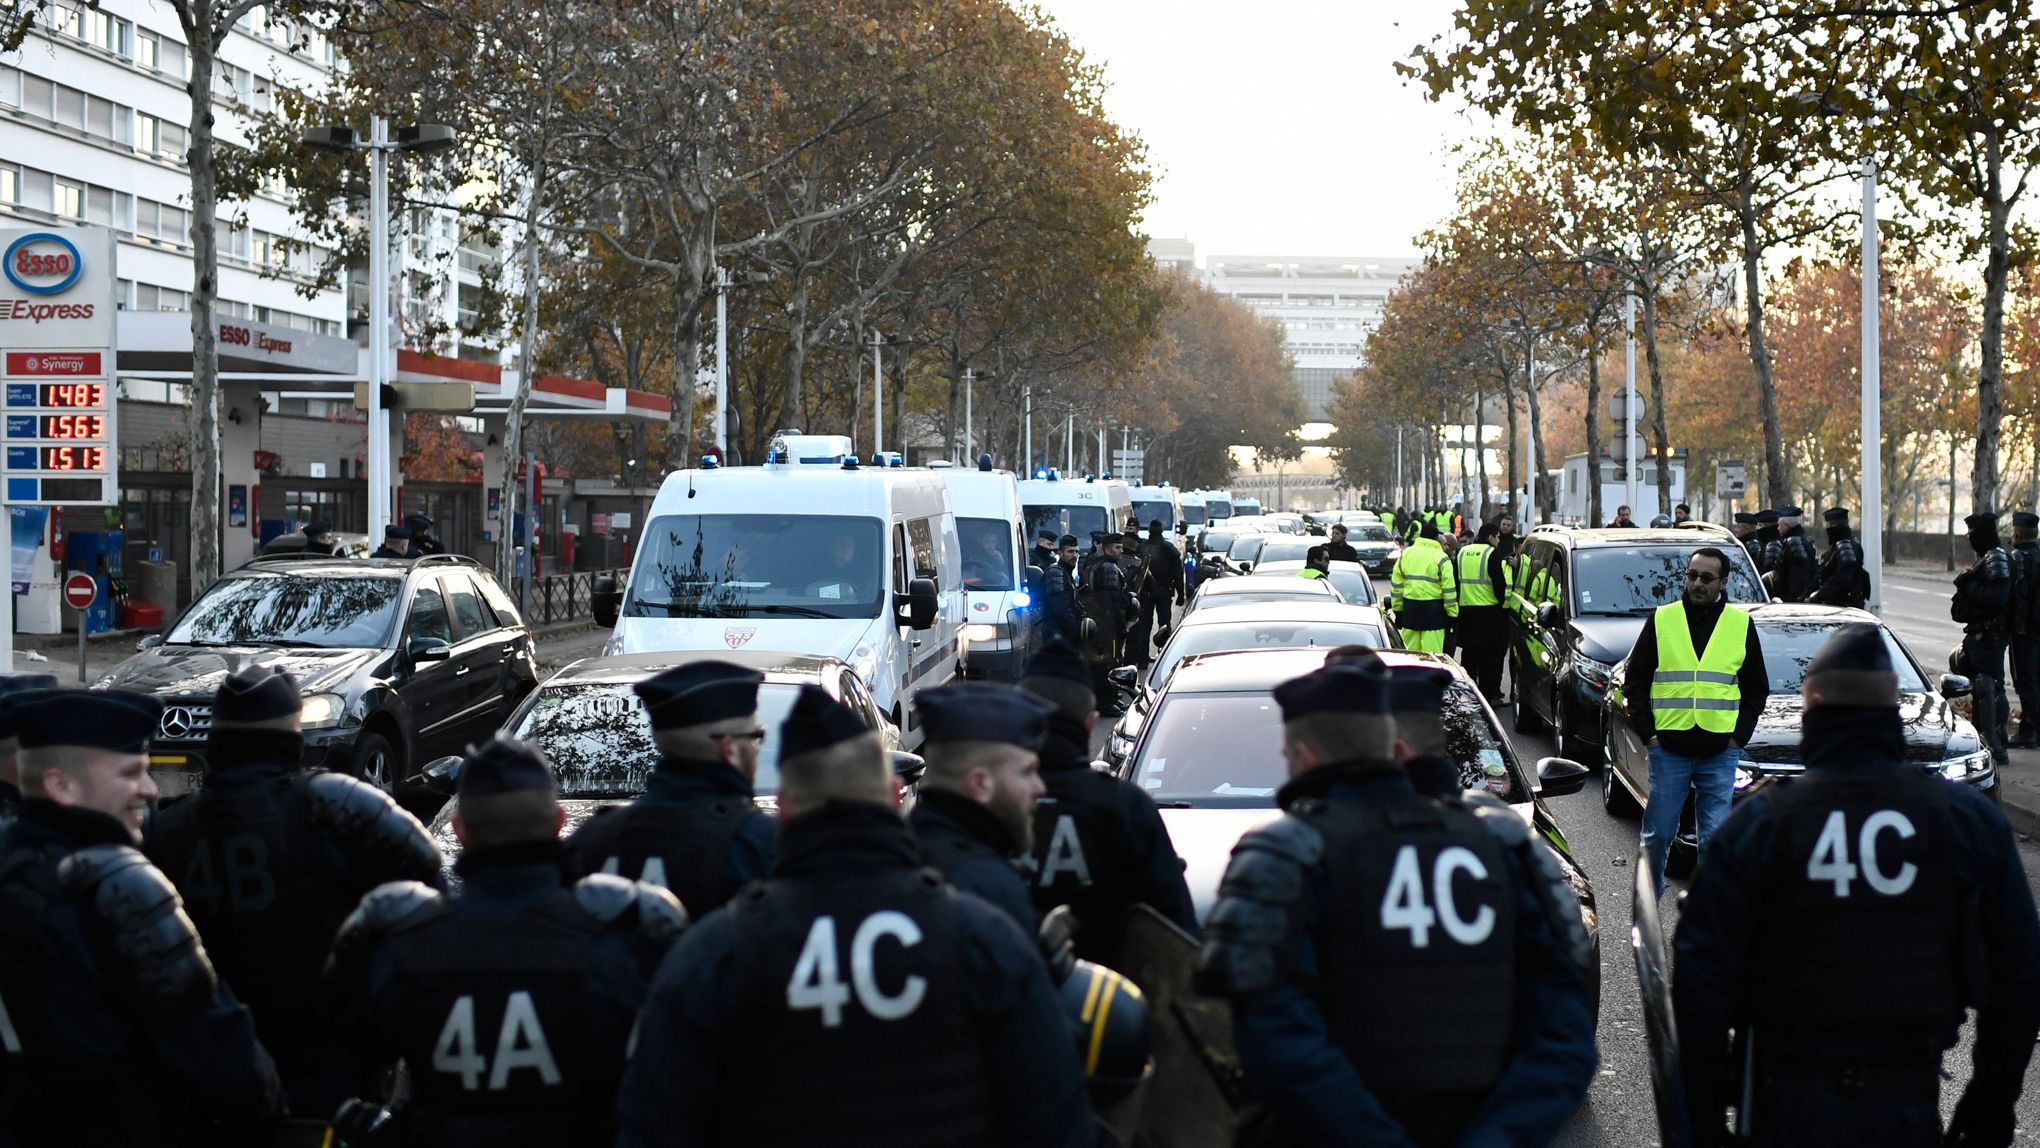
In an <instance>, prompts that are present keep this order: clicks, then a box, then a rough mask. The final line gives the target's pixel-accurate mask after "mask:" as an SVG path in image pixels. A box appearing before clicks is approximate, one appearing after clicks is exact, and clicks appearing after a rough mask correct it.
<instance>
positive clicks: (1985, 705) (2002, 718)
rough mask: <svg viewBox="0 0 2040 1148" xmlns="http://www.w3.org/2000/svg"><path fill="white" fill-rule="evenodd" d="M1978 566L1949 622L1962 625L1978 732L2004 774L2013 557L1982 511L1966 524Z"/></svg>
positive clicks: (1966, 575) (1961, 586)
mask: <svg viewBox="0 0 2040 1148" xmlns="http://www.w3.org/2000/svg"><path fill="white" fill-rule="evenodd" d="M1963 523H1964V525H1966V526H1968V528H1969V548H1970V549H1971V550H1973V551H1975V552H1976V562H1975V564H1974V565H1972V566H1970V567H1969V569H1967V570H1964V571H1963V572H1962V573H1960V574H1957V575H1956V576H1955V594H1954V596H1953V597H1952V598H1950V599H1949V600H1948V616H1949V617H1950V618H1952V619H1954V620H1955V621H1957V622H1960V623H1962V649H1961V657H1960V659H1959V660H1960V662H1961V670H1960V671H1958V672H1966V673H1967V674H1968V675H1969V681H1970V685H1971V687H1972V688H1973V689H1974V690H1975V691H1976V693H1975V697H1974V699H1973V700H1974V702H1975V717H1976V732H1977V733H1978V734H1980V735H1982V737H1983V744H1984V745H1985V746H1987V747H1989V749H1990V753H1991V756H1992V757H1993V758H1995V759H1996V760H1997V764H1998V767H1999V768H2000V769H2002V768H2003V767H2004V765H2005V763H2006V762H2007V761H2008V760H2009V758H2008V757H2007V756H2006V747H2005V735H2006V731H2005V723H2006V722H2007V721H2008V720H2009V719H2010V718H2011V703H2010V701H2008V700H2007V699H2006V697H2005V648H2006V647H2007V646H2008V645H2010V644H2011V633H2010V629H2011V627H2010V621H2011V619H2010V614H2011V609H2012V557H2011V555H2009V554H2007V553H2005V548H2004V546H2003V545H2002V544H2001V543H2000V542H1999V541H1998V530H1997V514H1996V513H1995V512H1994V511H1988V510H1986V511H1981V512H1979V513H1976V514H1972V515H1970V516H1969V517H1967V518H1965V519H1963Z"/></svg>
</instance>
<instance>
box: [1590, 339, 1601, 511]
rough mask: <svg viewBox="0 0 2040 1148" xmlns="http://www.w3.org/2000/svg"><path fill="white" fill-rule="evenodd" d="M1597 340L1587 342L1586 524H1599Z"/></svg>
mask: <svg viewBox="0 0 2040 1148" xmlns="http://www.w3.org/2000/svg"><path fill="white" fill-rule="evenodd" d="M1599 320H1600V315H1599V313H1598V312H1597V313H1595V314H1594V315H1592V316H1589V317H1588V320H1587V322H1588V324H1589V325H1588V327H1587V330H1588V332H1589V333H1590V334H1592V333H1593V332H1594V331H1595V326H1594V324H1596V323H1598V322H1599ZM1600 350H1601V348H1600V340H1599V339H1598V338H1589V339H1588V341H1587V466H1586V471H1587V524H1588V525H1590V526H1592V525H1598V524H1599V523H1600V522H1601V521H1602V518H1601V355H1600Z"/></svg>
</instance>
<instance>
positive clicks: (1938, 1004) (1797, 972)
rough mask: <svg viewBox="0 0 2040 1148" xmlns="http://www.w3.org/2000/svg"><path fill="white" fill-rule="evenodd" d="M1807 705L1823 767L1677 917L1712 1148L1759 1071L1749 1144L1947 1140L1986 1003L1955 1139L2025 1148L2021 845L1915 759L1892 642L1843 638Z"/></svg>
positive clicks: (2036, 923) (1835, 641) (1808, 744)
mask: <svg viewBox="0 0 2040 1148" xmlns="http://www.w3.org/2000/svg"><path fill="white" fill-rule="evenodd" d="M1801 693H1802V694H1803V696H1804V699H1805V709H1804V711H1803V717H1802V718H1801V722H1802V734H1803V736H1802V738H1801V742H1800V744H1801V745H1803V746H1804V747H1805V762H1806V772H1805V773H1804V774H1803V775H1800V776H1798V777H1794V778H1791V779H1783V778H1781V779H1778V780H1776V781H1772V782H1767V783H1766V784H1764V785H1761V786H1759V787H1758V788H1757V789H1756V790H1754V791H1753V792H1752V793H1750V794H1749V796H1748V797H1746V798H1745V799H1744V800H1743V801H1742V802H1741V803H1739V804H1738V805H1737V806H1736V809H1735V812H1734V813H1732V814H1731V815H1730V816H1729V818H1728V820H1727V821H1726V822H1724V823H1723V824H1722V826H1721V830H1720V832H1719V833H1718V834H1716V836H1715V840H1714V844H1713V845H1712V846H1711V847H1710V848H1709V849H1708V853H1707V863H1706V864H1705V865H1703V866H1701V868H1700V871H1699V872H1698V874H1696V875H1695V877H1694V881H1693V888H1692V891H1691V892H1690V893H1689V894H1688V895H1687V897H1686V900H1685V903H1684V907H1683V909H1682V910H1681V912H1680V917H1679V927H1678V934H1677V936H1676V938H1675V940H1674V943H1673V947H1674V950H1675V954H1676V961H1675V966H1676V969H1677V975H1676V977H1675V980H1674V984H1673V986H1672V995H1673V1001H1674V1004H1675V1006H1676V1017H1677V1022H1678V1031H1679V1038H1680V1043H1681V1049H1680V1051H1681V1059H1682V1061H1683V1073H1684V1076H1685V1082H1686V1095H1687V1101H1688V1107H1689V1109H1690V1111H1691V1112H1692V1118H1693V1122H1694V1131H1695V1134H1696V1142H1697V1143H1700V1144H1712V1143H1722V1142H1725V1140H1724V1137H1723V1135H1722V1131H1721V1130H1722V1109H1723V1108H1724V1107H1725V1106H1726V1105H1727V1104H1730V1103H1738V1104H1740V1102H1739V1101H1738V1100H1737V1099H1736V1097H1735V1096H1734V1095H1733V1094H1729V1095H1725V1094H1724V1092H1725V1091H1726V1090H1725V1089H1724V1087H1723V1085H1722V1079H1723V1077H1724V1075H1725V1071H1724V1070H1725V1069H1727V1068H1728V1067H1730V1066H1731V1065H1732V1064H1737V1063H1742V1062H1744V1061H1745V1056H1747V1058H1748V1060H1749V1061H1753V1076H1752V1077H1751V1078H1749V1079H1746V1080H1745V1081H1743V1083H1742V1085H1741V1087H1740V1089H1739V1091H1740V1092H1742V1093H1743V1094H1745V1095H1748V1096H1752V1097H1754V1104H1753V1105H1749V1106H1748V1107H1749V1108H1750V1109H1751V1110H1750V1111H1747V1112H1745V1113H1744V1116H1745V1122H1744V1127H1745V1129H1746V1131H1745V1132H1744V1135H1745V1136H1746V1137H1748V1139H1749V1142H1750V1143H1753V1144H1758V1145H1814V1144H1878V1145H1898V1146H1905V1145H1918V1146H1920V1148H1926V1146H1929V1145H1940V1144H1942V1143H1943V1142H1944V1140H1943V1133H1942V1130H1941V1122H1940V1104H1939V1099H1938V1097H1939V1090H1940V1076H1941V1057H1942V1054H1943V1053H1944V1052H1946V1051H1947V1050H1948V1049H1949V1048H1951V1047H1953V1046H1954V1044H1955V1041H1956V1039H1957V1030H1958V1029H1959V1028H1960V1026H1961V1025H1962V1022H1963V1013H1964V1009H1965V1008H1966V1007H1969V1006H1975V1007H1976V1008H1977V1009H1978V1012H1977V1016H1976V1047H1975V1051H1974V1058H1973V1059H1974V1063H1975V1072H1974V1075H1973V1076H1972V1078H1971V1080H1970V1083H1969V1086H1968V1088H1967V1089H1966V1090H1965V1091H1964V1093H1963V1096H1962V1100H1961V1102H1960V1103H1959V1104H1957V1105H1956V1107H1955V1118H1954V1121H1953V1122H1952V1123H1951V1124H1950V1125H1949V1127H1948V1130H1947V1133H1946V1139H1945V1143H1947V1144H1950V1145H1964V1146H1970V1145H1986V1144H1989V1145H2007V1144H2010V1143H2011V1139H2012V1123H2013V1115H2012V1105H2013V1102H2014V1101H2015V1100H2017V1099H2018V1096H2019V1089H2020V1084H2021V1082H2022V1080H2023V1078H2024V1076H2025V1070H2026V1062H2027V1059H2028V1058H2029V1057H2030V1056H2031V1055H2032V1051H2033V1038H2034V1034H2035V1032H2036V1031H2040V920H2036V918H2035V915H2034V910H2033V896H2032V893H2031V891H2030V890H2029V888H2028V887H2027V882H2026V876H2025V873H2024V871H2023V870H2022V868H2021V866H2020V862H2019V853H2018V849H2017V847H2016V845H2015V844H2014V843H2013V840H2012V834H2011V830H2010V828H2009V827H2008V826H2007V825H2006V823H2005V819H2004V816H2003V815H2002V814H2001V813H1999V812H1998V810H1997V807H1996V806H1995V805H1994V804H1992V803H1991V801H1990V800H1989V799H1988V798H1985V797H1983V796H1982V795H1981V794H1979V793H1978V792H1977V791H1976V790H1974V789H1972V788H1970V787H1969V786H1966V785H1950V784H1948V783H1947V782H1946V781H1943V780H1941V779H1940V778H1939V777H1934V776H1929V775H1928V774H1926V773H1923V772H1921V771H1920V769H1919V768H1918V766H1916V765H1913V764H1910V763H1908V762H1907V761H1906V749H1905V733H1904V730H1903V727H1902V726H1901V723H1900V717H1899V693H1898V677H1897V675H1896V674H1895V673H1894V672H1893V666H1892V662H1891V656H1890V654H1889V652H1888V650H1887V648H1886V644H1885V640H1884V638H1883V636H1882V635H1881V634H1880V633H1879V632H1878V629H1877V628H1876V627H1875V626H1871V625H1867V624H1862V625H1850V626H1846V627H1843V628H1842V629H1841V630H1840V631H1839V632H1838V633H1837V634H1836V635H1835V636H1834V637H1833V638H1830V639H1829V640H1828V642H1827V644H1826V645H1825V646H1824V647H1822V649H1821V651H1820V653H1819V654H1818V655H1817V656H1816V657H1815V658H1814V660H1813V662H1812V663H1811V664H1810V665H1809V666H1808V667H1807V672H1806V675H1805V677H1804V679H1803V680H1802V684H1801ZM1731 1029H1733V1030H1736V1031H1737V1033H1738V1034H1739V1035H1740V1037H1741V1038H1742V1042H1743V1043H1744V1044H1745V1046H1746V1048H1747V1052H1746V1054H1740V1055H1739V1054H1736V1053H1732V1052H1731V1046H1730V1036H1729V1034H1730V1030H1731ZM1741 1142H1742V1141H1740V1140H1739V1141H1737V1143H1741Z"/></svg>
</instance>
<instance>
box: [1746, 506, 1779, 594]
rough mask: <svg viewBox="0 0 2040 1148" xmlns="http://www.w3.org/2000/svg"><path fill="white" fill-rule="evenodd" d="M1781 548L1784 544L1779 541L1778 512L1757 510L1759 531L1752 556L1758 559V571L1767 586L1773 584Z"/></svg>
mask: <svg viewBox="0 0 2040 1148" xmlns="http://www.w3.org/2000/svg"><path fill="white" fill-rule="evenodd" d="M1781 549H1782V544H1781V543H1780V542H1779V541H1778V512H1777V511H1775V510H1759V511H1757V533H1756V535H1755V544H1754V545H1753V546H1751V548H1750V557H1752V558H1754V559H1756V560H1757V573H1758V575H1760V576H1761V577H1762V578H1763V579H1764V585H1766V586H1769V585H1770V584H1771V582H1772V576H1773V575H1774V574H1776V572H1777V570H1778V555H1779V553H1780V551H1781Z"/></svg>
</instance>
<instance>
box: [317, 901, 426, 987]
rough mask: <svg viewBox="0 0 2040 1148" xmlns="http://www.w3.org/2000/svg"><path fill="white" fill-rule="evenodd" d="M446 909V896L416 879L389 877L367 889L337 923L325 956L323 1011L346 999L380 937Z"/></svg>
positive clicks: (365, 966)
mask: <svg viewBox="0 0 2040 1148" xmlns="http://www.w3.org/2000/svg"><path fill="white" fill-rule="evenodd" d="M445 911H446V898H445V896H444V895H442V894H441V893H440V892H439V890H437V889H434V888H433V887H432V886H430V885H427V884H424V883H423V882H420V881H392V882H390V883H389V884H387V885H378V886H376V887H375V888H373V889H371V890H369V891H368V895H367V896H365V897H363V898H362V899H361V904H359V905H357V906H355V908H354V912H352V913H349V914H348V915H347V919H346V920H345V921H342V922H341V923H340V931H339V933H338V934H337V935H336V936H334V938H333V951H332V953H331V954H330V955H329V956H328V957H327V958H326V981H325V988H324V992H323V994H322V999H323V1001H324V1003H325V1007H326V1009H327V1011H329V1012H330V1011H331V1010H332V1009H333V1008H334V1007H335V1006H334V1003H333V1002H335V1001H337V1000H345V999H350V994H352V993H353V992H354V991H355V990H356V988H358V986H359V985H360V983H361V981H362V979H363V978H364V977H365V975H366V974H367V971H368V962H369V958H370V957H371V956H373V955H374V953H375V950H376V946H378V945H379V944H381V943H382V940H383V938H385V937H387V936H389V935H390V934H392V933H395V932H399V931H401V930H403V929H410V928H416V927H417V926H419V925H422V924H424V923H426V922H427V921H430V920H433V919H434V918H436V917H438V916H439V915H440V914H441V913H443V912H445Z"/></svg>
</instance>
